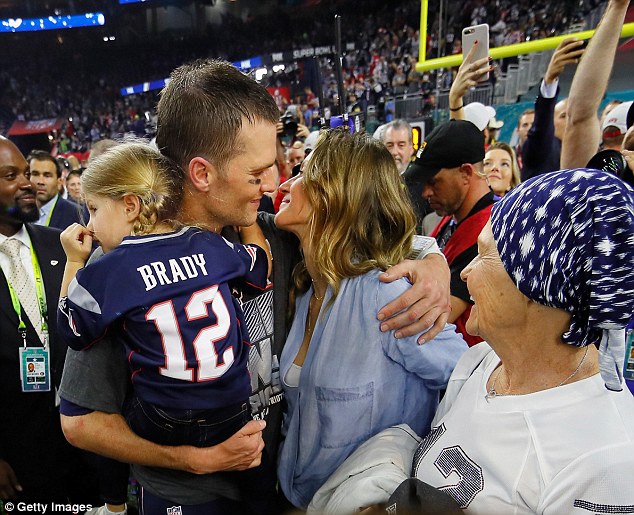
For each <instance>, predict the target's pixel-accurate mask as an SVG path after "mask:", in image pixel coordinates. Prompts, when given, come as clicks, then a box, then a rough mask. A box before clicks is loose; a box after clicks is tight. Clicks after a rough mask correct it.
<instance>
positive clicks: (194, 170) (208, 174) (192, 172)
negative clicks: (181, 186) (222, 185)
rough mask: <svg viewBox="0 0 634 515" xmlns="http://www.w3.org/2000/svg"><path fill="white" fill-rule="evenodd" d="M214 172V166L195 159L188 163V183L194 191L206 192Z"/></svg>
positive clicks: (203, 160) (200, 158)
mask: <svg viewBox="0 0 634 515" xmlns="http://www.w3.org/2000/svg"><path fill="white" fill-rule="evenodd" d="M215 172H216V169H215V167H214V165H212V164H211V163H210V162H209V161H207V160H206V159H203V158H202V157H195V158H193V159H192V160H191V161H190V162H189V167H188V169H187V174H188V178H189V182H190V183H191V184H192V186H193V187H194V189H195V190H198V191H202V192H208V191H209V190H210V189H211V181H212V179H213V175H214V173H215Z"/></svg>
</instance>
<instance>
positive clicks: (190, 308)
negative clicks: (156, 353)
mask: <svg viewBox="0 0 634 515" xmlns="http://www.w3.org/2000/svg"><path fill="white" fill-rule="evenodd" d="M209 304H211V310H212V311H213V312H214V315H216V320H217V322H216V323H215V324H214V325H211V326H208V327H205V328H204V329H201V330H200V332H199V333H198V334H197V335H196V338H195V339H194V341H193V346H194V352H195V353H196V359H197V360H198V381H209V380H211V379H217V378H219V377H220V376H221V375H222V374H224V373H225V372H226V371H227V369H228V368H229V367H230V366H231V365H232V364H233V360H234V356H233V348H232V347H229V348H228V349H225V351H224V352H223V354H222V361H223V364H222V365H219V364H218V353H217V352H216V346H215V342H217V341H218V340H223V339H224V338H225V337H226V336H227V333H228V332H229V329H230V327H231V315H230V314H229V310H228V309H227V305H226V304H225V301H224V299H223V298H222V295H221V294H218V285H214V286H212V287H210V288H206V289H204V290H201V291H199V292H196V293H194V294H193V295H192V296H191V298H190V299H189V301H188V302H187V305H186V306H185V314H186V316H187V320H188V321H190V322H191V321H193V320H198V319H201V318H206V317H208V316H209V311H208V305H209ZM145 319H146V320H153V321H154V325H156V330H157V331H158V332H159V334H160V335H161V338H162V340H163V350H164V352H165V365H166V366H165V367H161V368H160V372H161V375H164V376H167V377H173V378H174V379H180V380H182V381H193V380H194V371H193V370H192V369H191V368H189V367H188V366H187V359H186V356H185V345H184V342H183V338H182V337H181V331H180V326H179V324H178V318H177V317H176V313H175V312H174V304H173V303H172V301H171V300H168V301H165V302H161V303H160V304H155V305H154V306H152V307H151V308H150V310H149V311H148V312H147V314H146V315H145Z"/></svg>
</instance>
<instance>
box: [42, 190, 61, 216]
mask: <svg viewBox="0 0 634 515" xmlns="http://www.w3.org/2000/svg"><path fill="white" fill-rule="evenodd" d="M57 197H59V194H57V195H55V196H54V197H53V198H52V199H50V200H49V201H48V202H47V203H46V204H43V205H42V207H41V208H40V218H42V217H44V216H48V214H49V212H50V211H51V209H53V206H54V205H55V202H56V201H57Z"/></svg>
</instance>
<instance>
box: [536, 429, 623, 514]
mask: <svg viewBox="0 0 634 515" xmlns="http://www.w3.org/2000/svg"><path fill="white" fill-rule="evenodd" d="M563 430H564V429H563V428H562V431H563ZM570 430H578V431H582V430H583V429H582V428H570ZM597 443H599V442H597ZM633 477H634V442H626V443H621V444H619V445H614V446H610V447H607V448H606V447H604V448H603V449H600V450H598V451H596V452H594V453H592V454H591V455H589V456H584V457H582V458H579V459H577V460H575V461H573V462H572V463H571V464H570V465H569V466H567V467H566V468H565V469H563V470H562V471H560V472H559V473H558V474H557V475H556V476H555V477H554V478H553V481H552V482H551V486H549V487H548V488H547V489H546V491H545V492H544V495H543V497H542V501H541V503H540V504H539V506H538V507H537V510H536V512H537V513H542V514H544V515H555V514H559V513H569V514H571V515H574V514H579V515H588V514H589V513H634V488H632V478H633Z"/></svg>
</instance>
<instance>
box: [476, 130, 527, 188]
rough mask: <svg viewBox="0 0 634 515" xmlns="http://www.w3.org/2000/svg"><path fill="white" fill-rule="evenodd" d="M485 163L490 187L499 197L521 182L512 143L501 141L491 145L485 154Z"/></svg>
mask: <svg viewBox="0 0 634 515" xmlns="http://www.w3.org/2000/svg"><path fill="white" fill-rule="evenodd" d="M483 164H484V173H485V174H486V176H487V181H488V183H489V188H491V190H493V193H495V194H496V195H497V196H498V197H503V196H504V195H506V193H508V192H509V191H510V190H511V188H514V187H515V186H517V185H518V184H519V183H520V169H519V166H518V165H517V157H516V156H515V150H513V149H512V148H511V147H510V145H507V144H506V143H503V142H501V141H498V142H497V143H494V144H493V145H491V146H490V147H489V148H488V149H487V151H486V154H485V155H484V162H483Z"/></svg>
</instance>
